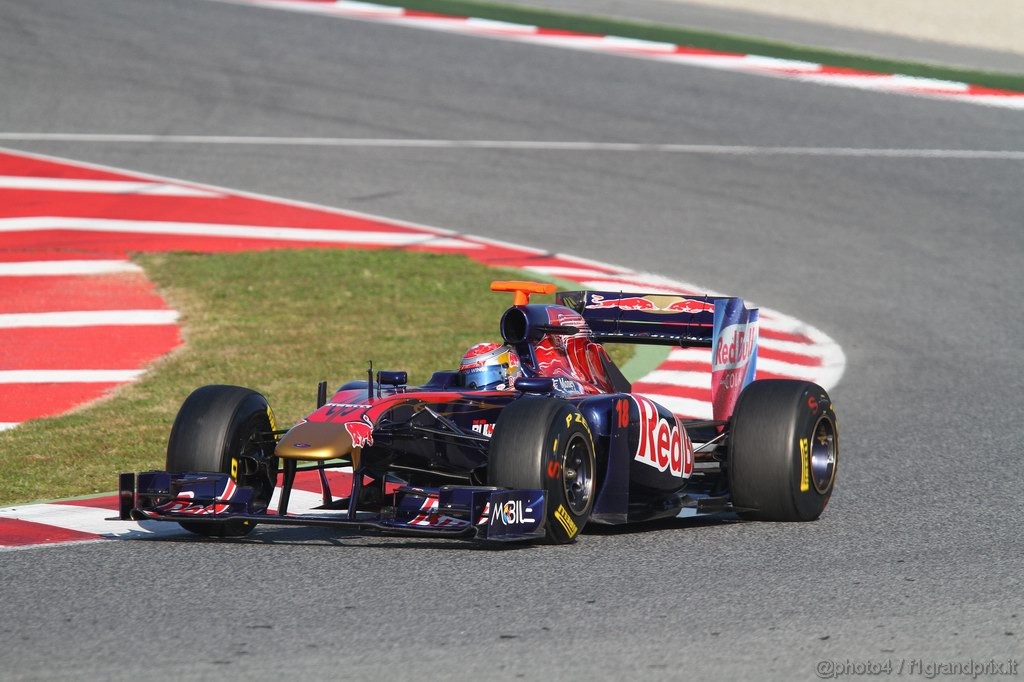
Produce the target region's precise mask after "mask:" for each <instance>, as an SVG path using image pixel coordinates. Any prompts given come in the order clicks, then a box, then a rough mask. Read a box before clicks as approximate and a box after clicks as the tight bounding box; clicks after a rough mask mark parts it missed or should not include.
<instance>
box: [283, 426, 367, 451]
mask: <svg viewBox="0 0 1024 682" xmlns="http://www.w3.org/2000/svg"><path fill="white" fill-rule="evenodd" d="M352 450H353V446H352V436H350V435H349V432H348V431H347V430H346V429H345V426H344V425H343V424H332V423H326V422H305V423H302V424H296V425H295V426H294V427H292V429H291V430H290V431H289V432H288V433H286V434H284V436H283V437H282V438H281V440H280V441H278V443H277V449H276V450H274V454H276V455H277V456H278V457H284V458H286V459H307V460H325V459H336V458H338V457H347V456H349V455H350V454H351V453H352Z"/></svg>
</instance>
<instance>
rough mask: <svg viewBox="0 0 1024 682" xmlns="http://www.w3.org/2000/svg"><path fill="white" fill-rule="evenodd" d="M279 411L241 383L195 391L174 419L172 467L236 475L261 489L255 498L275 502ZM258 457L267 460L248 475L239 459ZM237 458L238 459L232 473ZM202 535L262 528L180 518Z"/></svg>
mask: <svg viewBox="0 0 1024 682" xmlns="http://www.w3.org/2000/svg"><path fill="white" fill-rule="evenodd" d="M274 428H275V422H274V413H273V411H271V409H270V405H268V404H267V399H266V398H264V397H263V396H262V395H260V394H259V393H257V392H256V391H252V390H250V389H248V388H241V387H239V386H221V385H212V386H203V387H201V388H197V389H196V390H195V391H193V392H192V393H191V394H190V395H189V396H188V398H186V399H185V402H184V403H183V404H182V406H181V409H180V410H178V416H177V417H176V418H175V420H174V426H173V427H172V428H171V436H170V439H169V440H168V442H167V467H166V468H167V471H169V472H172V473H179V472H189V471H191V472H209V473H222V474H230V475H232V477H233V478H234V480H235V483H236V484H237V485H240V486H249V487H252V488H254V490H255V498H254V501H255V502H256V503H257V504H259V505H262V506H264V507H265V506H266V505H268V504H270V498H271V497H272V496H273V494H274V486H275V484H276V481H277V460H276V458H274V457H273V447H274V446H273V437H271V436H269V434H270V432H272V431H273V430H274ZM242 455H245V456H247V457H250V456H255V457H257V458H258V459H263V460H265V461H266V462H267V466H266V467H264V468H262V469H261V470H259V471H256V472H251V473H245V472H243V471H241V470H240V468H239V466H238V464H237V461H238V459H239V458H240V457H241V456H242ZM232 459H235V460H236V465H235V467H234V468H235V471H234V472H232ZM179 523H180V525H181V527H182V528H184V529H185V530H188V531H191V532H193V533H197V534H199V535H206V536H216V537H237V536H242V535H248V534H249V533H251V532H252V531H253V529H255V528H256V524H255V523H253V522H251V521H241V520H233V521H224V522H197V523H190V522H187V521H182V522H179Z"/></svg>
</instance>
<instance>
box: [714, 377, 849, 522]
mask: <svg viewBox="0 0 1024 682" xmlns="http://www.w3.org/2000/svg"><path fill="white" fill-rule="evenodd" d="M728 462H729V484H730V487H731V489H732V498H733V505H734V506H735V507H736V508H737V509H738V510H739V515H740V516H741V517H742V518H745V519H752V520H758V521H813V520H815V519H817V518H818V517H819V516H820V515H821V512H822V511H824V509H825V506H826V505H827V504H828V501H829V498H831V497H832V490H833V488H834V486H835V477H836V470H837V468H838V464H839V430H838V426H837V424H836V415H835V411H834V410H833V407H832V400H831V399H830V398H829V395H828V393H826V392H825V389H823V388H822V387H821V386H818V385H817V384H813V383H811V382H808V381H790V380H783V379H770V380H761V381H755V382H753V383H752V384H750V385H749V386H747V388H746V389H744V391H743V393H742V394H740V398H739V401H738V402H737V404H736V410H735V411H734V412H733V417H732V426H731V429H730V431H729V448H728Z"/></svg>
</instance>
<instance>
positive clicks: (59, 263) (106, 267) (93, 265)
mask: <svg viewBox="0 0 1024 682" xmlns="http://www.w3.org/2000/svg"><path fill="white" fill-rule="evenodd" d="M122 272H142V268H140V267H139V266H138V265H136V264H135V263H130V262H128V261H126V260H36V261H15V262H9V263H0V277H44V276H67V275H113V274H118V273H122Z"/></svg>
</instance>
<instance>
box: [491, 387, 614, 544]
mask: <svg viewBox="0 0 1024 682" xmlns="http://www.w3.org/2000/svg"><path fill="white" fill-rule="evenodd" d="M596 469H597V464H596V461H595V457H594V439H593V437H592V436H591V434H590V426H589V425H588V424H587V420H586V419H585V418H584V417H583V414H582V413H580V411H579V410H577V409H576V408H575V407H574V406H573V405H571V404H570V403H567V402H565V401H564V400H558V399H555V398H520V399H519V400H516V401H514V402H512V403H511V404H510V405H509V406H508V407H506V408H505V409H504V410H502V412H501V416H500V417H499V418H498V422H497V423H496V424H495V426H494V435H493V437H492V438H491V447H490V452H489V454H488V464H487V482H488V484H489V485H493V486H498V487H501V488H519V489H530V490H543V491H545V492H546V504H545V528H546V536H545V539H546V540H547V541H548V542H551V543H553V544H567V543H570V542H573V541H574V540H575V539H576V536H577V535H579V533H580V531H581V530H583V527H584V526H585V525H586V524H587V520H588V519H589V518H590V512H591V510H593V507H594V494H595V489H596V488H595V472H596Z"/></svg>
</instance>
